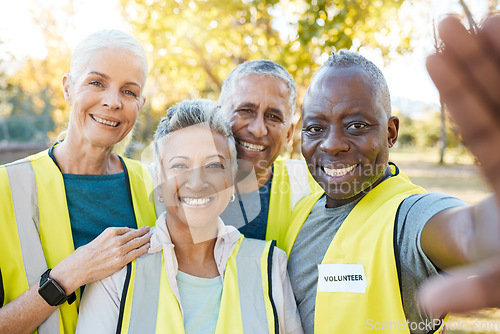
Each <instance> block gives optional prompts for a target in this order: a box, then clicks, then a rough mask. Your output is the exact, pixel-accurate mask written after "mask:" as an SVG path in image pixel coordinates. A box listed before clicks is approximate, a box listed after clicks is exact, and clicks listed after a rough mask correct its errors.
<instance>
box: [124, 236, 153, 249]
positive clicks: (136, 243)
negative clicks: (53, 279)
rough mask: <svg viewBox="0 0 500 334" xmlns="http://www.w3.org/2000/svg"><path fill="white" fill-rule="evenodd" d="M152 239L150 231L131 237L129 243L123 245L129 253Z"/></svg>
mask: <svg viewBox="0 0 500 334" xmlns="http://www.w3.org/2000/svg"><path fill="white" fill-rule="evenodd" d="M150 239H151V234H150V233H146V234H144V235H142V236H139V237H136V238H134V239H131V240H129V241H128V242H127V243H125V244H123V246H122V248H123V252H124V253H128V252H130V251H132V250H134V249H137V248H140V247H142V246H144V245H145V244H147V243H149V240H150Z"/></svg>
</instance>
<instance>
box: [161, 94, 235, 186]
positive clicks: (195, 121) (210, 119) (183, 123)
mask: <svg viewBox="0 0 500 334" xmlns="http://www.w3.org/2000/svg"><path fill="white" fill-rule="evenodd" d="M193 125H208V127H209V129H210V130H211V131H214V132H217V133H219V134H221V135H222V136H224V137H226V138H227V141H228V144H229V158H230V163H231V172H232V175H233V177H234V175H236V170H237V168H238V165H237V164H238V162H237V160H236V159H237V157H236V143H235V141H234V137H233V132H232V131H231V126H230V125H229V122H228V121H227V117H226V116H225V115H224V114H223V113H222V111H221V109H220V108H219V107H218V106H217V103H216V102H215V101H211V100H206V99H196V100H184V101H181V102H179V103H177V104H175V105H174V106H172V107H170V108H168V110H167V116H165V117H163V118H162V119H161V120H160V123H158V128H157V129H156V131H155V136H154V141H153V161H154V167H155V171H156V173H157V175H161V174H160V169H161V155H160V152H161V147H162V145H163V144H164V143H165V141H166V140H167V138H168V137H169V136H170V135H171V134H172V133H173V132H175V131H177V130H181V129H184V128H187V127H189V126H193Z"/></svg>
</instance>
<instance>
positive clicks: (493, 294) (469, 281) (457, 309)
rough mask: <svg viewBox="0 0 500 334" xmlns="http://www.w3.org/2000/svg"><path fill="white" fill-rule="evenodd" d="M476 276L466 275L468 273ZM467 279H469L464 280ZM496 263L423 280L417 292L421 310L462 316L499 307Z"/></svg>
mask: <svg viewBox="0 0 500 334" xmlns="http://www.w3.org/2000/svg"><path fill="white" fill-rule="evenodd" d="M474 272H475V273H477V276H470V275H471V274H472V273H474ZM468 276H469V277H468ZM499 280H500V261H498V260H495V261H494V262H493V263H491V262H490V264H489V265H488V266H481V267H479V266H478V267H475V268H471V267H469V268H467V269H462V270H460V271H456V272H454V273H452V274H451V275H450V276H447V277H446V278H444V279H443V278H434V279H431V280H429V281H427V282H426V283H425V284H424V285H423V286H422V288H421V289H420V291H419V295H418V299H419V305H420V307H421V308H423V309H424V310H426V311H427V312H429V313H431V314H444V313H448V312H452V313H462V312H467V311H473V310H478V309H481V308H486V307H497V306H500V287H499V286H498V282H499Z"/></svg>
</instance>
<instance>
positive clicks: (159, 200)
mask: <svg viewBox="0 0 500 334" xmlns="http://www.w3.org/2000/svg"><path fill="white" fill-rule="evenodd" d="M158 202H160V203H163V197H161V196H160V195H158Z"/></svg>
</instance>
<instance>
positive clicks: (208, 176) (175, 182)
mask: <svg viewBox="0 0 500 334" xmlns="http://www.w3.org/2000/svg"><path fill="white" fill-rule="evenodd" d="M186 138H189V140H186ZM161 152H163V153H162V158H161V161H162V166H163V169H162V173H163V177H162V179H163V180H162V181H161V193H162V197H163V199H164V201H165V205H166V206H167V226H168V227H169V229H176V230H179V229H182V230H183V231H188V232H189V233H191V235H192V237H193V241H194V238H195V236H196V240H197V241H198V242H199V241H200V239H203V238H204V237H205V236H207V237H209V238H210V237H212V234H213V232H214V228H215V229H216V227H217V220H218V217H219V214H221V213H222V211H224V209H225V208H226V206H227V205H228V203H229V199H230V197H231V194H232V193H233V189H232V176H231V157H230V153H229V145H228V140H227V138H225V137H224V136H222V135H221V134H219V133H217V132H213V131H211V130H210V128H209V127H208V126H205V125H195V126H190V127H187V128H183V129H181V130H177V131H175V132H173V133H172V134H171V135H169V137H167V139H166V140H165V142H164V143H163V144H162V147H161ZM186 228H188V230H186ZM205 240H208V239H205ZM202 241H204V240H202Z"/></svg>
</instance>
